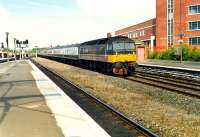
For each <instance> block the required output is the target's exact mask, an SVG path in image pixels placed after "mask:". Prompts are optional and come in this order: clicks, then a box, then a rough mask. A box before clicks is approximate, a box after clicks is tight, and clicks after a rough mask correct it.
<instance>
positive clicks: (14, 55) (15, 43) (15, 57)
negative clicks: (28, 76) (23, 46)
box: [14, 38, 17, 61]
mask: <svg viewBox="0 0 200 137" xmlns="http://www.w3.org/2000/svg"><path fill="white" fill-rule="evenodd" d="M16 40H17V39H16V38H14V57H15V61H16V60H17V57H16Z"/></svg>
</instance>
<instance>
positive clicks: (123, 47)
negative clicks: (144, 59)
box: [113, 42, 135, 54]
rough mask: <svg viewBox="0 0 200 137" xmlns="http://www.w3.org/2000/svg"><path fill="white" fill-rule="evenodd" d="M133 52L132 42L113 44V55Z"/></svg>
mask: <svg viewBox="0 0 200 137" xmlns="http://www.w3.org/2000/svg"><path fill="white" fill-rule="evenodd" d="M134 50H135V46H134V43H133V42H113V52H114V54H133V52H134Z"/></svg>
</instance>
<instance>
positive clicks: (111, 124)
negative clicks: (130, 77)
mask: <svg viewBox="0 0 200 137" xmlns="http://www.w3.org/2000/svg"><path fill="white" fill-rule="evenodd" d="M31 61H32V62H33V63H34V64H35V65H36V66H37V67H38V68H40V70H42V71H43V72H44V73H45V74H46V75H47V76H48V77H50V78H51V79H52V80H53V81H54V82H55V83H56V84H57V85H58V86H59V87H60V88H61V89H63V91H64V92H65V93H66V94H67V95H68V96H70V97H71V98H72V99H73V100H74V101H75V102H76V103H77V104H78V105H79V106H80V107H81V108H82V109H83V110H84V111H85V112H87V113H88V114H89V115H90V116H91V117H92V118H93V119H94V120H95V121H96V122H97V123H98V124H99V125H100V126H101V127H103V128H104V130H105V131H107V132H108V133H109V134H110V135H111V136H112V137H158V135H156V134H155V133H153V132H151V131H150V130H148V129H147V128H145V127H143V126H142V125H141V124H139V123H137V122H136V121H133V120H131V119H129V118H128V117H126V116H125V115H124V114H122V113H121V112H119V111H117V110H116V109H114V108H113V107H111V106H110V105H107V104H106V103H104V102H103V101H101V100H100V99H98V98H96V97H95V96H93V95H91V94H90V93H89V92H88V91H85V90H84V89H82V88H80V87H78V86H77V85H76V84H74V83H72V82H71V81H69V80H67V79H65V78H63V77H62V76H61V75H60V74H58V73H56V72H55V71H53V70H51V69H49V68H46V67H44V66H42V65H41V64H38V63H37V62H35V61H33V60H31Z"/></svg>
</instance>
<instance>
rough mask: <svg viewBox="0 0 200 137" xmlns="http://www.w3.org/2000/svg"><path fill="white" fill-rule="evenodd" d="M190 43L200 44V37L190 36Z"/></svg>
mask: <svg viewBox="0 0 200 137" xmlns="http://www.w3.org/2000/svg"><path fill="white" fill-rule="evenodd" d="M189 43H190V45H200V37H191V38H189Z"/></svg>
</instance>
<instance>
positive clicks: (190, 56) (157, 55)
mask: <svg viewBox="0 0 200 137" xmlns="http://www.w3.org/2000/svg"><path fill="white" fill-rule="evenodd" d="M148 55H149V56H148V58H149V59H161V60H179V59H180V56H179V55H176V46H173V47H172V48H169V49H168V50H166V51H164V52H149V54H148ZM182 57H183V60H184V61H200V50H198V49H197V48H196V47H189V46H188V45H187V44H183V45H182Z"/></svg>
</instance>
